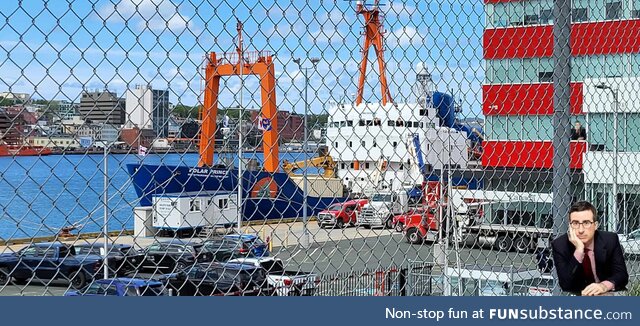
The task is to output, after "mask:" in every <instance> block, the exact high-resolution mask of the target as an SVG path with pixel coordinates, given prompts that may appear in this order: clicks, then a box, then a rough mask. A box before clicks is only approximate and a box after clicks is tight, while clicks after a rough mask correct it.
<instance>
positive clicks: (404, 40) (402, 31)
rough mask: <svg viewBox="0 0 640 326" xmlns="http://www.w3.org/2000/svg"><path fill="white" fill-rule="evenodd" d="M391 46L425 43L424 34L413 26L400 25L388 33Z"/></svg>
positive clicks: (388, 42)
mask: <svg viewBox="0 0 640 326" xmlns="http://www.w3.org/2000/svg"><path fill="white" fill-rule="evenodd" d="M386 41H387V44H388V45H389V46H400V47H407V46H410V45H420V44H424V42H425V39H424V36H423V35H421V34H420V33H418V30H417V29H416V28H414V27H411V26H405V27H400V28H398V29H396V30H394V31H392V32H391V33H389V34H388V35H387V40H386Z"/></svg>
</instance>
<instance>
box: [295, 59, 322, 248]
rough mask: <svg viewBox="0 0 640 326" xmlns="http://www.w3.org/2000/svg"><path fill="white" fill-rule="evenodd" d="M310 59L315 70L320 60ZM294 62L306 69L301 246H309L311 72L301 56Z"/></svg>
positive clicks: (303, 69)
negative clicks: (308, 155)
mask: <svg viewBox="0 0 640 326" xmlns="http://www.w3.org/2000/svg"><path fill="white" fill-rule="evenodd" d="M309 61H311V63H312V64H313V67H311V68H313V69H314V70H315V69H316V65H317V64H318V62H320V59H319V58H309ZM293 62H295V63H296V64H297V65H298V68H299V69H300V70H301V71H304V123H303V124H304V126H303V129H304V142H303V143H302V148H303V151H304V154H305V158H304V170H303V171H302V178H303V179H302V193H303V196H302V239H300V243H301V246H302V247H303V248H308V247H309V228H308V225H307V224H308V220H309V217H308V215H309V214H308V212H307V206H308V203H307V197H308V195H309V193H308V190H307V187H308V180H307V179H308V178H307V160H308V158H307V157H306V155H307V153H308V151H309V148H308V147H307V143H308V142H309V135H308V131H307V116H308V115H309V101H308V97H307V95H308V88H309V73H308V70H309V69H310V68H309V67H307V68H304V67H302V61H301V60H300V58H296V59H293Z"/></svg>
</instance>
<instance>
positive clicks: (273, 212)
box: [127, 164, 347, 221]
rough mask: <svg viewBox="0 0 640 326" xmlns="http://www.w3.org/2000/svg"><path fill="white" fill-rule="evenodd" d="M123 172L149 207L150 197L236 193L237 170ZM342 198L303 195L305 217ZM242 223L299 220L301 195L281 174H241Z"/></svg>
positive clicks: (145, 168)
mask: <svg viewBox="0 0 640 326" xmlns="http://www.w3.org/2000/svg"><path fill="white" fill-rule="evenodd" d="M127 171H128V172H129V174H130V175H131V177H132V179H133V185H134V188H135V191H136V194H137V195H138V197H140V205H141V206H151V205H152V196H153V195H154V194H165V193H180V192H193V191H216V190H217V191H237V184H238V170H237V169H227V168H222V169H217V168H198V167H188V166H167V165H149V164H128V165H127ZM346 200H347V198H345V197H312V196H307V204H308V205H307V207H308V208H307V214H309V216H312V215H317V214H318V213H319V212H320V211H322V210H324V209H325V208H327V207H328V206H330V205H331V204H334V203H337V202H344V201H346ZM242 204H243V207H242V214H243V220H245V221H254V220H265V219H266V220H274V219H282V218H298V217H302V215H303V214H302V211H303V209H302V208H303V192H302V189H300V187H298V185H297V184H296V183H295V182H294V181H293V180H291V179H290V178H289V175H287V174H286V173H282V172H276V173H269V172H263V171H245V172H243V174H242Z"/></svg>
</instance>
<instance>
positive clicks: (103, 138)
mask: <svg viewBox="0 0 640 326" xmlns="http://www.w3.org/2000/svg"><path fill="white" fill-rule="evenodd" d="M74 134H75V135H76V136H77V138H80V137H91V139H92V141H93V142H94V143H97V142H100V143H107V144H113V143H115V142H116V141H117V140H118V139H119V137H120V131H119V130H118V128H116V127H114V126H113V125H110V124H106V123H101V124H84V125H82V126H81V127H80V128H78V129H77V131H76V132H75V133H74Z"/></svg>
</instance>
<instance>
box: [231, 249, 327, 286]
mask: <svg viewBox="0 0 640 326" xmlns="http://www.w3.org/2000/svg"><path fill="white" fill-rule="evenodd" d="M229 263H239V264H244V265H251V266H255V267H260V268H263V269H264V270H266V271H267V282H268V283H269V285H271V286H273V287H274V288H275V294H276V295H278V296H300V295H304V296H312V295H314V294H315V292H316V287H317V284H318V283H319V281H320V279H319V278H318V277H317V276H316V275H315V274H312V273H308V272H300V271H287V270H285V269H284V264H283V263H282V260H281V259H279V258H274V257H262V258H238V259H233V260H230V261H229Z"/></svg>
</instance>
